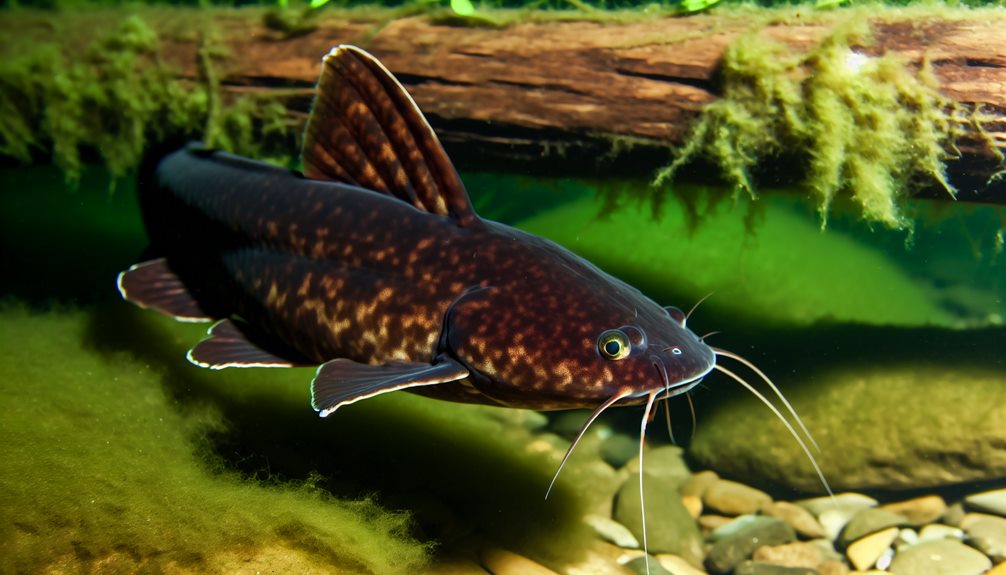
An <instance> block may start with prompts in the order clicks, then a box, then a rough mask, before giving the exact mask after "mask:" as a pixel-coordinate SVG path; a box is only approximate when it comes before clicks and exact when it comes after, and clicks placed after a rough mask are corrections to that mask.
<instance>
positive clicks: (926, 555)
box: [890, 539, 992, 575]
mask: <svg viewBox="0 0 1006 575" xmlns="http://www.w3.org/2000/svg"><path fill="white" fill-rule="evenodd" d="M991 566H992V561H991V560H990V559H989V558H988V557H986V556H984V555H982V554H981V553H980V552H979V551H976V550H974V549H972V548H971V547H968V546H967V545H965V544H963V543H960V542H959V541H951V540H949V539H942V540H939V541H926V542H925V543H919V544H918V545H915V546H914V547H909V548H908V549H905V550H904V551H901V552H900V553H898V554H897V555H895V556H894V561H892V562H891V567H890V571H891V573H896V574H897V575H980V574H981V573H984V572H985V571H986V570H987V569H988V568H989V567H991Z"/></svg>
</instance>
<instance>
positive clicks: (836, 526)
mask: <svg viewBox="0 0 1006 575" xmlns="http://www.w3.org/2000/svg"><path fill="white" fill-rule="evenodd" d="M854 514H855V511H843V510H841V509H829V510H827V511H825V512H824V513H822V514H820V515H818V516H817V521H818V523H820V524H821V529H823V530H824V536H825V537H827V538H828V539H831V540H832V541H834V540H835V539H838V536H839V534H841V533H842V529H843V528H844V527H845V525H846V524H847V523H848V522H849V520H850V519H852V516H853V515H854Z"/></svg>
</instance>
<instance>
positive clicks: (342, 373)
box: [311, 359, 468, 417]
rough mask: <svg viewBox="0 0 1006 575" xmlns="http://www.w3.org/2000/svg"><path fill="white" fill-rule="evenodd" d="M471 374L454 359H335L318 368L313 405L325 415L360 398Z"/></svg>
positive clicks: (313, 389)
mask: <svg viewBox="0 0 1006 575" xmlns="http://www.w3.org/2000/svg"><path fill="white" fill-rule="evenodd" d="M466 377H468V370H467V369H466V368H465V367H464V366H463V365H461V364H460V363H458V362H456V361H454V360H452V359H441V360H438V361H437V363H435V364H433V365H430V364H428V363H412V362H407V361H392V362H388V363H385V364H383V365H367V364H363V363H357V362H355V361H352V360H349V359H333V360H332V361H329V362H326V363H324V364H322V365H321V367H319V368H318V373H317V374H316V375H315V376H314V381H312V382H311V405H312V406H314V408H315V409H316V410H318V412H319V413H318V414H319V415H321V416H322V417H326V416H328V415H329V414H330V413H332V412H333V411H335V410H336V409H338V408H340V407H342V406H343V405H348V404H350V403H354V402H356V401H359V400H361V399H366V398H368V397H373V396H375V395H380V394H382V393H388V392H389V391H396V390H399V389H405V388H408V387H417V386H420V385H436V384H438V383H446V382H448V381H456V380H459V379H464V378H466Z"/></svg>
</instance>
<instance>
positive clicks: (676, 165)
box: [653, 16, 966, 228]
mask: <svg viewBox="0 0 1006 575" xmlns="http://www.w3.org/2000/svg"><path fill="white" fill-rule="evenodd" d="M869 37H870V34H869V29H868V25H867V24H866V20H865V18H863V17H861V16H856V17H854V18H853V19H852V20H850V21H849V22H847V23H845V24H843V25H840V26H839V27H838V28H836V31H835V32H833V33H832V34H831V35H830V36H828V37H827V38H825V39H824V40H823V41H822V42H820V43H819V44H818V45H817V46H816V47H814V48H813V49H811V50H810V51H809V52H807V53H798V52H796V51H795V49H793V48H790V47H788V46H785V45H782V44H779V43H776V42H774V41H772V40H769V39H766V38H765V37H764V36H761V35H758V34H749V35H745V36H742V37H741V38H739V39H737V40H736V41H734V42H733V43H732V44H731V45H730V46H729V47H728V48H727V50H726V53H725V54H724V56H723V61H722V66H721V73H720V74H721V75H720V79H721V81H722V97H721V98H720V99H719V100H717V101H715V102H713V103H711V104H709V105H708V106H707V107H706V108H705V109H704V110H703V112H702V114H701V116H700V118H699V120H698V122H697V123H696V125H695V127H694V128H693V131H692V133H691V135H690V137H689V139H688V141H687V143H686V144H685V145H684V147H682V148H681V149H680V150H679V152H678V154H677V157H676V159H675V160H674V161H673V162H672V163H671V164H670V165H668V166H666V167H665V168H663V169H661V170H660V171H659V172H658V173H657V175H656V177H655V179H654V181H653V184H654V185H655V186H658V187H660V188H661V189H662V188H663V186H664V185H665V184H666V183H668V182H669V181H671V180H672V179H673V178H674V176H675V174H676V173H677V172H678V170H679V169H680V168H681V167H682V166H684V165H685V164H688V163H689V162H692V161H693V160H696V159H698V158H700V157H702V158H705V159H706V160H709V161H711V162H712V163H714V164H716V165H717V166H719V168H720V169H721V170H722V176H723V177H724V178H725V179H726V180H727V182H728V183H730V184H731V185H733V186H734V187H735V190H739V191H745V192H747V193H749V194H751V195H752V196H753V195H754V190H755V184H754V181H753V175H752V174H753V172H754V170H755V169H756V168H758V167H759V166H760V165H761V164H762V163H763V162H765V161H766V160H768V159H769V158H780V157H784V158H793V159H795V160H796V161H797V162H798V164H797V166H796V169H797V170H798V171H799V173H800V174H802V176H803V183H804V185H805V186H806V188H807V189H808V190H810V191H811V192H812V193H813V194H814V195H815V196H816V198H817V201H818V203H819V210H820V213H821V217H822V225H823V224H824V223H826V221H827V214H828V210H829V207H830V206H831V204H832V202H833V201H834V200H835V198H836V197H837V196H838V195H839V194H848V195H849V197H850V198H851V200H852V201H853V202H855V204H857V205H858V206H859V208H860V209H861V211H862V216H863V218H864V219H866V220H868V221H872V222H880V223H882V224H884V225H887V226H890V227H894V228H901V227H907V226H908V224H909V221H908V219H907V218H906V216H905V215H904V214H903V212H902V209H901V207H900V206H899V200H900V199H902V198H904V197H905V196H906V194H907V192H908V191H909V190H910V187H911V185H914V184H919V183H921V184H923V185H932V184H936V185H939V186H942V187H943V188H945V189H946V190H947V194H949V195H951V196H952V195H953V194H954V189H953V187H952V186H951V185H950V183H949V182H948V181H947V177H946V174H945V165H944V162H945V161H946V160H947V159H949V158H952V157H954V156H955V155H956V151H955V149H954V145H953V141H954V137H955V135H956V134H958V133H959V129H960V125H961V123H962V122H964V121H966V120H964V119H963V118H960V117H959V114H958V112H957V111H956V109H955V106H954V104H953V103H952V102H951V101H950V100H949V99H947V98H946V97H944V96H942V95H941V94H940V92H939V89H938V88H939V86H938V83H937V80H936V78H935V76H934V75H933V73H932V71H931V70H930V68H929V66H928V64H927V63H926V62H925V61H923V63H922V66H921V69H919V70H917V71H916V70H914V69H913V68H912V67H911V66H909V65H906V64H905V63H904V62H902V61H901V60H899V59H898V58H897V57H896V56H894V55H890V54H888V55H883V56H871V55H868V54H867V53H866V52H865V51H863V50H860V49H858V48H856V46H862V45H866V44H868V43H869Z"/></svg>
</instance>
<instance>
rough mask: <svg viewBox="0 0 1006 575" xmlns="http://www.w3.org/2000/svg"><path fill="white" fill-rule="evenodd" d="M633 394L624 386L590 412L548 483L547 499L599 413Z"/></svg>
mask: <svg viewBox="0 0 1006 575" xmlns="http://www.w3.org/2000/svg"><path fill="white" fill-rule="evenodd" d="M631 394H632V390H631V389H629V388H623V389H621V390H619V391H618V393H616V394H615V395H612V396H611V397H609V398H608V399H607V401H605V402H604V403H602V404H601V405H600V406H598V408H597V409H595V410H594V413H591V414H590V417H588V418H587V421H586V422H584V424H583V427H581V428H580V431H579V432H578V433H577V434H576V438H575V439H573V443H571V444H569V448H568V449H566V455H564V456H563V457H562V462H561V463H559V469H556V470H555V475H554V476H552V482H551V483H549V484H548V489H547V490H546V491H545V499H548V494H549V493H551V492H552V487H553V486H555V481H556V480H557V479H559V473H561V472H562V468H563V466H564V465H566V460H567V459H569V456H570V455H572V454H573V449H574V448H576V444H577V443H580V439H581V438H583V435H584V434H585V433H587V428H589V427H590V424H592V423H594V420H595V419H597V417H598V416H599V415H601V412H602V411H604V410H605V409H608V408H609V407H611V406H612V405H613V404H614V403H615V402H616V401H618V400H620V399H623V398H625V397H628V396H629V395H631Z"/></svg>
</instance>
